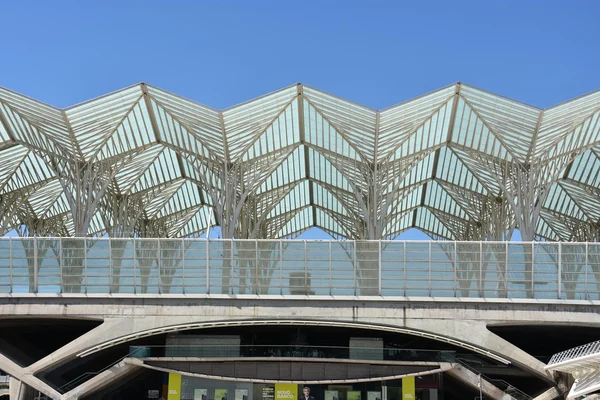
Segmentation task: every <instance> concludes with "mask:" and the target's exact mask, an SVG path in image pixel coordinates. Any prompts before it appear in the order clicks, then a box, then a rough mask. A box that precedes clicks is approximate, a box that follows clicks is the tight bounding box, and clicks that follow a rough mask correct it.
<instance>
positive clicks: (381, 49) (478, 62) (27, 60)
mask: <svg viewBox="0 0 600 400" xmlns="http://www.w3.org/2000/svg"><path fill="white" fill-rule="evenodd" d="M0 11H1V12H2V15H3V18H2V24H0V34H1V36H2V38H3V39H4V40H3V42H2V43H3V44H2V53H1V54H2V57H1V58H0V86H4V87H7V88H9V89H12V90H15V91H18V92H21V93H23V94H26V95H29V96H31V97H34V98H36V99H39V100H42V101H45V102H48V103H51V104H53V105H56V106H59V107H66V106H69V105H72V104H75V103H78V102H81V101H84V100H88V99H90V98H93V97H96V96H99V95H102V94H105V93H107V92H110V91H113V90H117V89H120V88H122V87H124V86H128V85H131V84H134V83H138V82H141V81H145V82H148V83H150V84H152V85H155V86H158V87H161V88H163V89H166V90H169V91H172V92H175V93H178V94H180V95H183V96H185V97H188V98H191V99H193V100H196V101H199V102H201V103H204V104H207V105H210V106H212V107H216V108H224V107H228V106H231V105H234V104H236V103H239V102H242V101H245V100H248V99H250V98H253V97H256V96H259V95H261V94H264V93H267V92H270V91H273V90H276V89H278V88H281V87H283V86H287V85H290V84H292V83H295V82H303V83H306V84H308V85H311V86H314V87H317V88H319V89H322V90H325V91H328V92H331V93H333V94H336V95H339V96H342V97H344V98H347V99H350V100H354V101H357V102H359V103H362V104H365V105H368V106H370V107H373V108H383V107H387V106H390V105H392V104H395V103H398V102H400V101H403V100H406V99H409V98H411V97H414V96H417V95H420V94H423V93H426V92H428V91H431V90H434V89H436V88H439V87H442V86H446V85H449V84H451V83H453V82H457V81H462V82H466V83H468V84H471V85H475V86H477V87H480V88H483V89H486V90H489V91H492V92H495V93H498V94H502V95H505V96H508V97H510V98H514V99H517V100H521V101H523V102H526V103H529V104H532V105H535V106H538V107H548V106H551V105H554V104H556V103H559V102H562V101H564V100H567V99H570V98H572V97H575V96H578V95H581V94H584V93H587V92H589V91H592V90H595V89H598V88H600V73H598V65H599V64H600V63H599V61H600V51H598V50H599V49H600V42H599V39H600V24H599V23H598V20H599V17H600V2H597V1H592V0H590V1H576V0H569V1H566V0H565V1H541V0H540V1H516V0H514V1H508V0H505V1H494V0H485V1H484V0H480V1H431V2H427V1H406V2H404V1H402V2H400V1H390V2H383V1H364V2H353V1H343V2H342V1H321V2H317V1H294V2H287V1H268V2H262V1H244V2H242V1H240V2H231V1H179V2H178V1H172V2H167V1H151V0H149V1H143V2H141V1H140V2H136V1H102V2H93V3H92V2H75V1H72V2H67V1H52V2H49V1H46V2H42V1H39V2H29V1H20V2H6V3H3V4H2V7H1V9H0ZM417 236H418V235H417ZM417 236H413V234H412V233H411V234H410V235H409V237H417ZM418 237H421V238H423V236H418Z"/></svg>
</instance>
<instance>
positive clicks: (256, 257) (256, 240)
mask: <svg viewBox="0 0 600 400" xmlns="http://www.w3.org/2000/svg"><path fill="white" fill-rule="evenodd" d="M254 273H255V277H254V279H255V281H254V282H255V285H253V286H254V287H255V288H256V289H255V292H256V293H254V294H260V280H259V279H258V239H254Z"/></svg>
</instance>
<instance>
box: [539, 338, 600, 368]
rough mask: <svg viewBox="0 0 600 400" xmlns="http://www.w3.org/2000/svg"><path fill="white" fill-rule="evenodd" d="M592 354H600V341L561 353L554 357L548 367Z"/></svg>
mask: <svg viewBox="0 0 600 400" xmlns="http://www.w3.org/2000/svg"><path fill="white" fill-rule="evenodd" d="M592 354H600V340H598V341H596V342H591V343H587V344H584V345H581V346H577V347H574V348H572V349H569V350H565V351H561V352H560V353H556V354H554V355H553V356H552V358H551V359H550V361H549V362H548V364H547V366H548V367H551V366H553V365H556V364H560V363H563V362H565V361H569V360H573V359H576V358H580V357H586V356H589V355H592Z"/></svg>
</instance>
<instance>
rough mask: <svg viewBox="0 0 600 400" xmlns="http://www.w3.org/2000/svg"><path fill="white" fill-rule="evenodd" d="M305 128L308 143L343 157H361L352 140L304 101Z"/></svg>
mask: <svg viewBox="0 0 600 400" xmlns="http://www.w3.org/2000/svg"><path fill="white" fill-rule="evenodd" d="M304 129H305V130H306V133H305V140H306V142H307V143H310V144H311V145H313V146H315V147H318V148H322V149H324V150H326V151H329V152H333V153H337V154H339V155H340V156H342V157H348V158H351V159H360V156H359V155H358V154H357V153H356V151H355V149H354V147H353V146H352V145H351V144H350V142H348V140H346V139H345V138H344V136H342V135H341V134H340V133H338V132H337V131H336V130H335V128H334V127H332V126H331V124H330V123H329V122H328V121H327V120H326V119H325V118H323V116H322V115H321V114H320V113H319V112H317V111H316V110H315V108H314V107H313V106H312V105H311V104H310V103H308V102H304Z"/></svg>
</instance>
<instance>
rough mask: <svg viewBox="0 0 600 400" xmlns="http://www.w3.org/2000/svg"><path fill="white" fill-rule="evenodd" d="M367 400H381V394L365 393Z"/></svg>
mask: <svg viewBox="0 0 600 400" xmlns="http://www.w3.org/2000/svg"><path fill="white" fill-rule="evenodd" d="M367 400H381V392H367Z"/></svg>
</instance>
